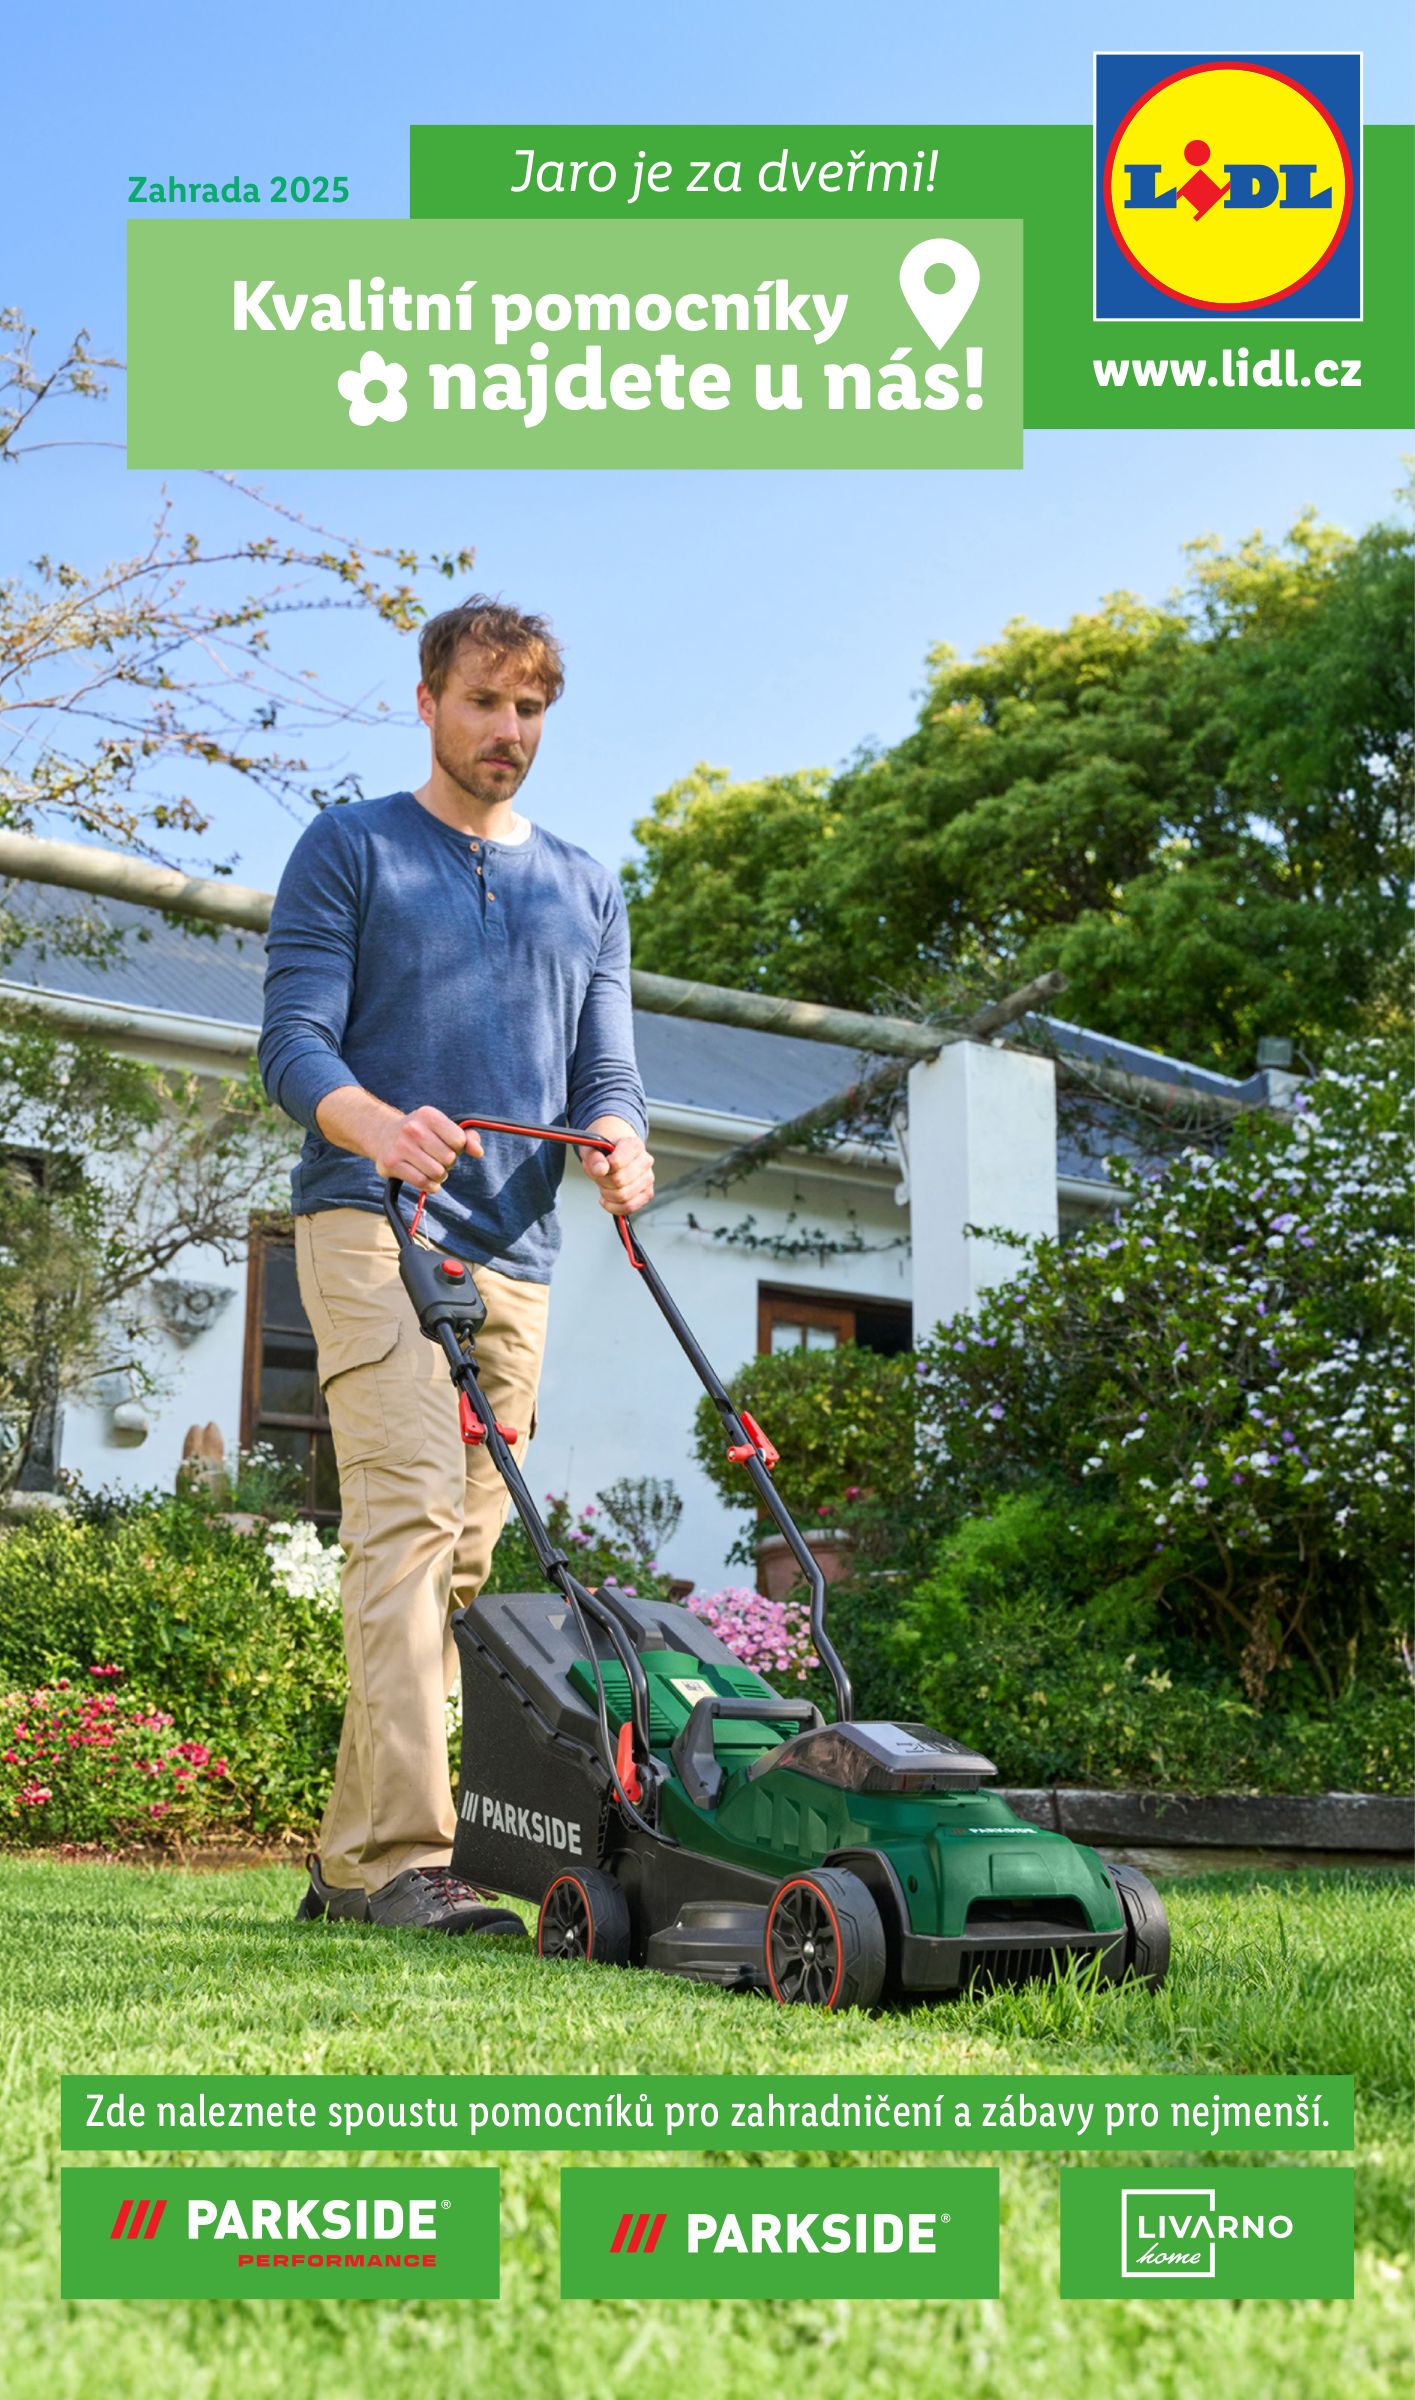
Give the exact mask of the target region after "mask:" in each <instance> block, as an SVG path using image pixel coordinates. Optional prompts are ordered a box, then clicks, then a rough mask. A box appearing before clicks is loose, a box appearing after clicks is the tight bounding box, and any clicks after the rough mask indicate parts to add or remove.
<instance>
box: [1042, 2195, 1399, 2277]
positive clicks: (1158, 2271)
mask: <svg viewBox="0 0 1415 2400" xmlns="http://www.w3.org/2000/svg"><path fill="white" fill-rule="evenodd" d="M1354 2189H1355V2179H1354V2177H1353V2174H1352V2171H1351V2169H1350V2168H1349V2167H1214V2168H1208V2167H1194V2166H1188V2165H1186V2166H1185V2167H1183V2168H1167V2169H1165V2170H1163V2171H1160V2172H1152V2173H1148V2174H1140V2173H1137V2172H1135V2171H1133V2170H1132V2169H1130V2168H1126V2167H1100V2168H1098V2167H1063V2168H1062V2170H1061V2296H1062V2298H1063V2300H1115V2299H1124V2300H1138V2299H1143V2298H1154V2299H1171V2300H1177V2299H1189V2300H1349V2299H1350V2298H1351V2295H1352V2282H1353V2276H1354V2273H1355V2220H1354V2215H1353V2209H1354Z"/></svg>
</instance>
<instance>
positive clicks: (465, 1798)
mask: <svg viewBox="0 0 1415 2400" xmlns="http://www.w3.org/2000/svg"><path fill="white" fill-rule="evenodd" d="M460 1814H461V1816H462V1817H463V1819H464V1821H465V1822H466V1823H467V1824H468V1825H480V1826H482V1827H484V1828H485V1830H486V1831H487V1832H488V1833H509V1834H511V1835H513V1836H514V1837H515V1839H516V1840H517V1841H520V1842H535V1843H537V1844H538V1845H539V1846H540V1848H541V1849H542V1850H563V1851H564V1852H565V1853H566V1855H567V1856H568V1857H570V1858H583V1856H584V1844H583V1841H582V1839H581V1832H580V1828H579V1826H578V1825H577V1824H575V1822H574V1821H573V1819H567V1818H565V1817H551V1816H546V1815H545V1814H544V1813H543V1811H542V1810H540V1809H538V1808H521V1807H519V1806H518V1805H517V1804H516V1803H515V1802H514V1801H512V1800H493V1799H492V1797H491V1795H490V1793H489V1792H464V1793H463V1794H462V1806H461V1811H460Z"/></svg>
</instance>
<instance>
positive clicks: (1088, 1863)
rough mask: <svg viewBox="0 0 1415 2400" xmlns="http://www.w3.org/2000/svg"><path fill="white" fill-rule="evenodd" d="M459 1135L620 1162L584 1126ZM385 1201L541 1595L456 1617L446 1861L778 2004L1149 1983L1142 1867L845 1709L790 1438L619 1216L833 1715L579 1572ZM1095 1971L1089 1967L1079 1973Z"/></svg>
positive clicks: (906, 1727)
mask: <svg viewBox="0 0 1415 2400" xmlns="http://www.w3.org/2000/svg"><path fill="white" fill-rule="evenodd" d="M462 1123H463V1124H464V1126H467V1127H472V1126H475V1127H477V1128H478V1129H479V1130H482V1131H486V1132H490V1133H500V1134H505V1135H511V1136H520V1137H523V1138H525V1139H528V1140H532V1141H554V1142H562V1143H574V1144H575V1145H577V1146H580V1147H589V1148H594V1149H599V1150H601V1151H604V1152H608V1151H609V1149H610V1148H611V1147H612V1145H611V1144H610V1143H608V1142H606V1141H603V1140H600V1139H598V1138H597V1137H596V1136H594V1135H591V1134H584V1133H575V1132H572V1131H568V1130H563V1129H558V1128H555V1127H550V1126H535V1125H512V1124H507V1123H505V1122H503V1121H502V1120H500V1119H491V1118H485V1117H468V1118H464V1119H463V1120H462ZM384 1205H385V1209H386V1212H387V1216H388V1220H389V1223H390V1224H391V1226H392V1227H393V1230H394V1233H395V1234H396V1236H397V1239H398V1244H399V1260H400V1268H401V1273H402V1279H403V1284H404V1287H405V1289H406V1290H407V1292H408V1295H409V1298H410V1299H411V1301H412V1303H413V1307H414V1309H415V1310H416V1312H417V1316H418V1322H419V1324H420V1326H421V1328H422V1331H423V1333H424V1334H425V1335H426V1336H427V1338H428V1339H429V1340H430V1341H433V1342H437V1343H438V1344H440V1346H441V1348H442V1349H443V1351H444V1352H445V1354H446V1357H447V1362H448V1366H449V1368H450V1370H451V1375H452V1380H453V1383H454V1384H455V1385H456V1387H457V1391H458V1394H459V1406H460V1410H461V1422H462V1433H463V1438H464V1440H466V1441H468V1442H472V1443H485V1445H486V1447H487V1449H488V1450H489V1451H490V1453H491V1456H492V1458H493V1460H494V1462H495V1464H496V1466H497V1468H498V1470H499V1472H500V1473H501V1475H502V1476H503V1477H504V1479H505V1481H506V1484H507V1486H508V1488H509V1490H510V1493H511V1497H512V1500H513V1501H514V1503H515V1506H516V1509H517V1511H518V1513H519V1515H520V1518H521V1521H522V1523H523V1524H524V1526H525V1528H526V1532H527V1534H528V1535H529V1537H530V1540H531V1544H532V1547H533V1548H534V1550H535V1553H536V1556H537V1558H538V1559H539V1561H540V1564H541V1567H542V1569H543V1571H544V1573H545V1576H546V1581H547V1585H548V1587H550V1588H548V1589H547V1590H545V1591H543V1592H526V1593H514V1594H507V1593H497V1594H495V1595H492V1596H483V1597H482V1598H481V1599H479V1600H478V1601H477V1602H476V1604H475V1606H474V1607H473V1608H470V1609H462V1610H459V1611H458V1613H457V1614H456V1616H455V1617H454V1619H453V1629H454V1632H455V1636H456V1641H457V1647H458V1651H459V1654H460V1657H461V1662H462V1695H463V1710H462V1754H461V1782H460V1794H459V1803H458V1820H457V1833H456V1839H455V1843H454V1847H453V1851H452V1866H453V1870H454V1872H455V1873H456V1874H457V1875H459V1876H461V1877H463V1878H464V1879H465V1880H466V1881H467V1882H468V1883H472V1884H477V1885H481V1886H483V1887H487V1888H489V1889H491V1890H494V1891H497V1892H503V1893H513V1894H515V1895H516V1896H517V1897H518V1898H520V1899H524V1900H531V1901H534V1902H536V1903H537V1904H538V1906H539V1910H540V1916H539V1920H538V1924H537V1931H536V1943H537V1948H538V1949H539V1951H540V1952H541V1954H542V1956H544V1957H546V1958H560V1959H591V1960H597V1961H599V1962H600V1963H601V1964H604V1965H611V1966H620V1967H623V1966H642V1967H652V1968H656V1969H658V1970H659V1972H660V1973H664V1974H672V1975H687V1976H690V1977H693V1978H695V1979H696V1980H698V1981H701V1982H706V1983H715V1984H721V1985H723V1986H725V1987H727V1988H728V1989H732V1990H752V1991H762V1992H769V1993H770V1994H771V1996H772V1997H773V1999H775V2000H778V2001H781V2002H799V2003H803V2004H805V2005H807V2006H811V2007H817V2008H826V2009H841V2008H869V2007H872V2006H873V2005H874V2004H875V2003H876V2002H878V2001H880V2000H884V1999H893V2000H900V2001H903V2002H905V2003H908V2002H911V2001H916V2000H920V1999H923V1998H935V1997H939V1996H942V1995H944V1994H948V1993H956V1992H962V1991H966V1990H968V1989H970V1988H971V1989H977V1988H980V1987H988V1986H993V1985H997V1984H1015V1983H1022V1982H1027V1981H1029V1980H1031V1979H1033V1978H1036V1977H1047V1976H1056V1975H1059V1974H1063V1973H1066V1972H1067V1971H1068V1970H1069V1968H1070V1962H1071V1961H1072V1960H1076V1961H1078V1962H1080V1964H1081V1965H1082V1966H1083V1967H1084V1968H1085V1969H1086V1971H1087V1972H1088V1973H1089V1974H1091V1975H1093V1976H1095V1977H1098V1978H1099V1979H1100V1980H1103V1981H1105V1982H1111V1983H1115V1982H1119V1981H1121V1980H1122V1979H1123V1978H1124V1977H1126V1976H1135V1977H1138V1978H1139V1979H1140V1980H1142V1981H1143V1982H1146V1983H1149V1984H1151V1985H1158V1984H1160V1983H1162V1982H1163V1980H1164V1977H1165V1974H1166V1972H1167V1970H1168V1965H1169V1926H1168V1922H1167V1920H1166V1917H1165V1913H1164V1909H1163V1906H1162V1904H1161V1902H1160V1898H1159V1895H1158V1893H1157V1892H1156V1891H1155V1889H1154V1886H1153V1885H1152V1884H1151V1883H1150V1882H1148V1880H1147V1879H1146V1878H1145V1876H1143V1875H1141V1874H1139V1873H1138V1872H1137V1871H1136V1869H1134V1868H1133V1867H1127V1866H1107V1865H1106V1864H1105V1863H1104V1861H1103V1860H1102V1859H1101V1858H1100V1857H1098V1855H1097V1854H1096V1852H1095V1851H1094V1850H1088V1849H1085V1848H1083V1847H1082V1846H1081V1845H1080V1844H1079V1843H1076V1842H1072V1841H1068V1840H1067V1839H1066V1837H1065V1836H1064V1835H1062V1834H1057V1833H1046V1832H1043V1831H1042V1830H1040V1828H1038V1827H1037V1826H1035V1825H1030V1824H1028V1823H1027V1822H1026V1820H1025V1819H1024V1818H1022V1817H1019V1816H1017V1815H1016V1814H1015V1813H1014V1812H1013V1810H1012V1809H1010V1808H1009V1807H1008V1806H1007V1805H1006V1803H1005V1801H1002V1800H1000V1799H998V1798H996V1797H995V1796H994V1795H993V1794H991V1793H990V1792H988V1791H987V1790H986V1789H985V1788H984V1786H985V1784H986V1782H987V1779H988V1778H989V1777H991V1776H993V1775H994V1774H995V1773H996V1771H997V1770H996V1768H995V1767H994V1766H993V1765H992V1763H991V1762H990V1761H989V1760H988V1759H986V1758H983V1757H980V1756H979V1754H978V1753H977V1751H975V1750H972V1749H970V1748H968V1747H967V1745H966V1744H964V1743H962V1742H957V1741H953V1740H951V1739H950V1738H949V1736H948V1735H946V1734H942V1733H937V1732H935V1731H934V1730H933V1728H932V1727H930V1726H928V1725H914V1724H891V1723H884V1722H877V1721H874V1720H863V1719H859V1718H857V1717H856V1716H855V1714H854V1711H853V1705H852V1700H851V1690H850V1678H849V1676H848V1675H847V1673H846V1671H845V1668H844V1667H843V1665H842V1664H841V1661H840V1659H839V1658H838V1657H837V1655H836V1652H835V1650H834V1647H833V1646H832V1644H831V1641H830V1638H829V1635H828V1633H827V1631H826V1623H825V1608H826V1587H825V1579H824V1577H823V1575H822V1574H821V1571H820V1568H819V1566H818V1565H817V1564H816V1561H815V1559H814V1558H813V1556H812V1554H811V1552H810V1550H809V1549H808V1547H807V1545H806V1543H805V1542H804V1540H803V1539H802V1537H801V1534H800V1532H799V1530H798V1528H797V1527H796V1525H795V1524H794V1522H793V1521H792V1518H791V1515H790V1513H789V1511H788V1510H787V1508H786V1506H785V1503H784V1502H783V1501H782V1499H781V1497H780V1494H779V1493H778V1491H777V1489H776V1486H775V1484H774V1482H773V1481H772V1474H771V1470H772V1468H773V1466H774V1465H775V1463H776V1456H777V1454H776V1452H775V1450H774V1449H773V1447H772V1445H771V1443H770V1442H769V1441H768V1439H767V1437H766V1435H765V1434H764V1433H763V1432H762V1431H761V1428H760V1427H759V1426H758V1425H757V1424H756V1423H755V1422H754V1420H753V1419H752V1418H751V1417H750V1416H749V1415H748V1414H747V1413H746V1411H745V1410H743V1411H740V1412H739V1411H738V1410H737V1409H735V1408H734V1407H733V1405H732V1402H731V1400H730V1399H729V1398H728V1395H727V1393H726V1391H725V1390H724V1388H723V1385H722V1383H721V1382H720V1380H719V1378H718V1376H717V1375H716V1373H715V1372H714V1370H713V1368H712V1366H711V1364H710V1363H709V1361H708V1360H707V1358H706V1357H705V1356H704V1354H703V1352H702V1350H701V1348H700V1347H699V1345H698V1343H697V1341H696V1339H695V1337H694V1335H693V1333H692V1332H691V1330H690V1328H689V1327H688V1325H687V1324H686V1322H685V1320H684V1318H683V1316H682V1314H681V1313H680V1311H679V1309H678V1308H677V1306H676V1304H675V1302H674V1301H673V1299H672V1297H671V1296H670V1294H669V1293H668V1291H667V1290H666V1288H665V1286H664V1284H663V1282H662V1280H661V1278H660V1277H659V1275H658V1273H657V1271H656V1270H655V1268H654V1267H653V1265H652V1263H651V1262H650V1260H649V1259H648V1257H647V1256H646V1254H645V1251H644V1247H643V1243H642V1241H641V1240H640V1238H639V1237H638V1235H637V1234H636V1233H635V1232H634V1231H633V1230H632V1229H631V1227H630V1225H629V1224H628V1222H627V1221H626V1220H625V1219H623V1218H620V1219H619V1220H618V1230H619V1234H620V1237H621V1240H622V1242H623V1246H624V1249H625V1252H626V1254H627V1257H628V1260H629V1264H630V1266H631V1267H632V1268H633V1269H634V1271H635V1272H636V1274H637V1275H638V1277H639V1279H640V1280H641V1281H642V1282H643V1283H644V1284H645V1285H647V1287H648V1289H649V1291H650V1292H651V1293H652V1295H653V1298H654V1299H655V1301H656V1302H657V1304H658V1306H659V1308H660V1309H661V1310H662V1312H663V1314H664V1316H665V1317H666V1318H667V1320H668V1323H669V1325H670V1326H671V1328H672V1330H673V1332H674V1334H675V1336H676V1337H677V1339H678V1341H679V1343H680V1344H681V1346H682V1348H683V1350H684V1351H685V1353H686V1354H687V1357H688V1359H689V1360H690V1362H691V1364H692V1366H693V1368H694V1370H695V1371H696V1373H697V1375H698V1376H699V1378H700V1379H701V1381H702V1384H703V1386H704V1388H705V1389H706V1391H707V1392H708V1393H709V1394H710V1395H711V1398H712V1400H713V1403H714V1405H715V1406H716V1408H717V1411H718V1414H719V1415H720V1417H721V1419H722V1425H723V1431H724V1434H725V1436H726V1440H727V1446H728V1456H729V1458H731V1459H732V1460H734V1461H735V1462H736V1463H738V1464H739V1465H741V1466H742V1467H743V1468H744V1470H745V1472H746V1473H747V1475H748V1476H749V1477H750V1478H751V1480H752V1483H753V1484H754V1485H755V1487H756V1491H757V1494H758V1497H759V1499H760V1501H761V1505H762V1507H763V1508H764V1509H765V1510H766V1511H767V1512H768V1514H769V1515H770V1516H771V1517H772V1518H773V1519H774V1520H775V1522H776V1524H777V1525H778V1526H779V1528H780V1530H781V1532H782V1533H783V1534H784V1535H785V1537H786V1541H787V1543H788V1545H789V1547H790V1549H791V1551H792V1553H793V1555H794V1557H795V1558H796V1560H797V1562H798V1564H799V1565H800V1568H801V1571H802V1574H803V1575H804V1576H805V1579H806V1582H807V1584H808V1586H809V1589H810V1617H811V1632H812V1639H813V1642H814V1646H815V1649H816V1653H817V1655H818V1657H819V1658H820V1661H821V1663H822V1665H823V1666H824V1667H825V1669H826V1671H827V1673H828V1674H829V1677H830V1680H831V1684H832V1686H833V1688H834V1693H835V1703H836V1718H835V1722H834V1723H829V1724H828V1723H826V1722H825V1720H824V1719H823V1718H822V1716H821V1713H820V1711H819V1709H817V1708H816V1707H815V1706H814V1705H813V1703H811V1702H810V1701H807V1700H802V1699H788V1698H786V1697H784V1696H783V1695H782V1694H780V1693H778V1692H774V1691H773V1690H772V1688H771V1686H770V1685H769V1684H768V1683H766V1682H765V1681H764V1680H763V1679H762V1677H761V1676H760V1675H757V1674H755V1673H753V1672H752V1670H751V1669H750V1668H748V1667H745V1666H744V1665H743V1664H742V1662H741V1661H740V1660H739V1659H737V1658H735V1657H734V1656H733V1654H732V1652H731V1651H730V1650H729V1649H727V1647H726V1646H725V1644H724V1643H722V1642H720V1641H719V1640H718V1639H717V1638H716V1636H715V1635H714V1634H712V1633H710V1632H709V1631H708V1629H707V1627H706V1626H705V1625H704V1624H703V1623H702V1622H701V1621H700V1620H699V1619H698V1618H697V1617H695V1616H694V1615H693V1613H692V1611H691V1610H689V1609H686V1608H678V1607H673V1606H671V1605H669V1604H666V1603H660V1602H649V1601H641V1600H633V1599H629V1598H627V1597H626V1596H625V1595H624V1594H622V1593H620V1592H618V1591H616V1590H614V1589H612V1588H611V1587H610V1586H608V1585H601V1586H600V1587H599V1588H598V1589H597V1590H590V1589H589V1588H588V1587H587V1586H586V1585H584V1584H583V1583H581V1582H580V1581H579V1580H578V1579H577V1577H576V1575H575V1573H574V1571H573V1568H572V1566H571V1562H570V1560H569V1558H568V1557H567V1556H566V1554H565V1552H564V1551H563V1550H561V1549H559V1548H557V1546H556V1545H555V1543H554V1542H553V1541H552V1540H551V1539H550V1536H549V1535H548V1533H547V1531H546V1528H545V1526H544V1524H543V1522H542V1520H541V1517H540V1515H539V1513H538V1511H537V1509H536V1506H535V1503H534V1501H533V1500H532V1498H531V1495H530V1492H529V1490H528V1489H527V1486H526V1483H525V1480H524V1478H523V1476H522V1474H521V1472H520V1469H519V1468H518V1466H517V1464H516V1461H515V1458H514V1456H513V1451H512V1445H513V1443H514V1441H515V1440H516V1438H517V1436H516V1433H515V1430H514V1429H513V1428H511V1427H509V1426H500V1425H498V1424H497V1423H496V1421H495V1418H494V1416H493V1414H492V1411H491V1409H490V1408H489V1406H488V1404H487V1401H486V1398H485V1395H484V1393H483V1392H482V1389H481V1386H480V1384H479V1383H478V1380H477V1366H476V1336H477V1333H478V1331H479V1329H480V1327H481V1325H482V1323H483V1321H484V1319H485V1314H486V1311H485V1306H484V1303H483V1302H482V1300H481V1297H480V1295H479V1294H478V1292H477V1289H476V1286H475V1283H474V1282H473V1280H472V1276H471V1274H470V1272H469V1271H468V1269H467V1268H466V1267H465V1266H464V1265H463V1263H462V1261H461V1260H459V1259H456V1258H451V1257H448V1256H446V1255H443V1254H440V1253H439V1252H438V1251H436V1250H435V1249H431V1248H429V1247H427V1246H426V1245H425V1244H423V1243H420V1242H419V1241H417V1240H416V1239H415V1238H414V1237H415V1234H416V1231H417V1227H418V1223H419V1220H420V1217H421V1209H422V1203H421V1201H419V1203H418V1205H417V1207H416V1208H415V1209H414V1210H413V1211H412V1214H411V1218H410V1219H405V1215H404V1206H405V1203H404V1200H403V1187H402V1185H401V1184H399V1183H397V1182H396V1181H395V1182H390V1183H389V1184H388V1185H387V1186H386V1188H385V1196H384ZM1092 1962H1094V1963H1093V1964H1092Z"/></svg>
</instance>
